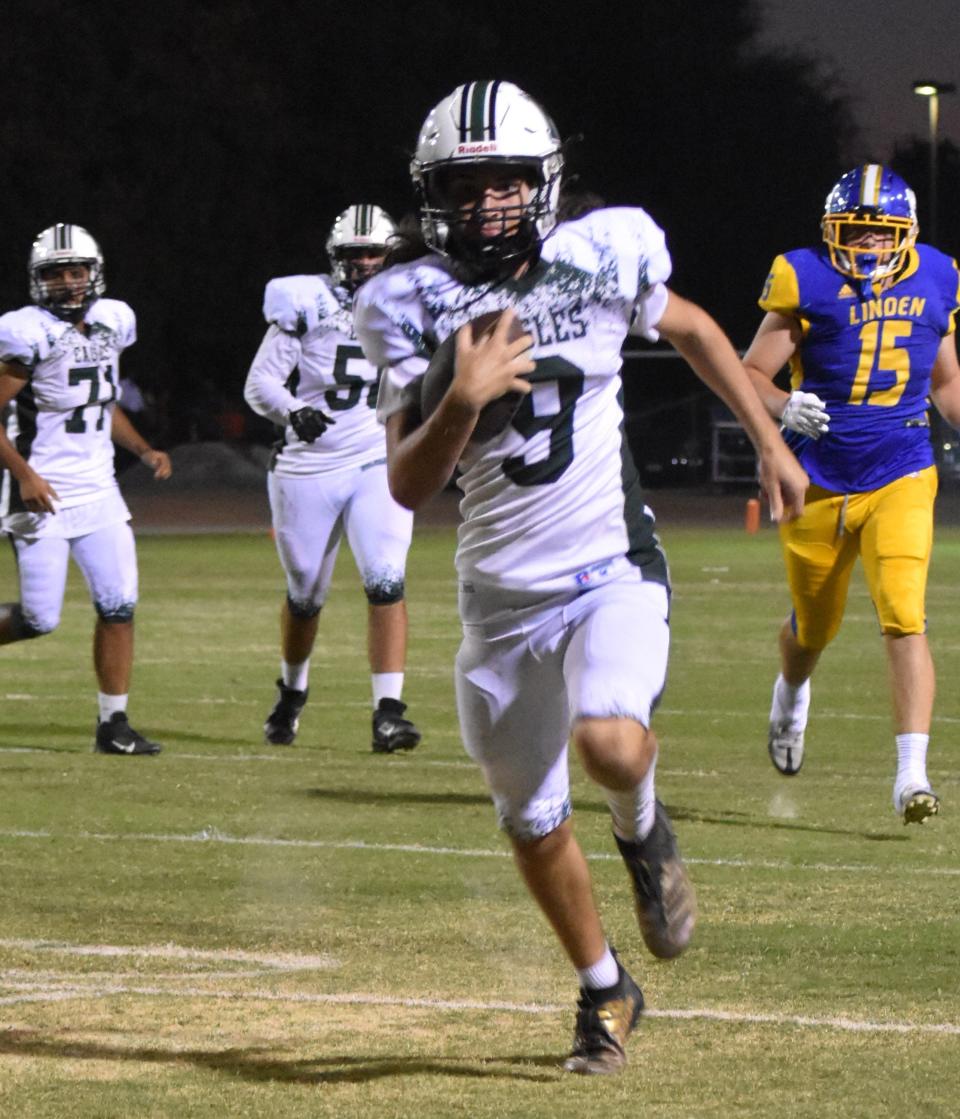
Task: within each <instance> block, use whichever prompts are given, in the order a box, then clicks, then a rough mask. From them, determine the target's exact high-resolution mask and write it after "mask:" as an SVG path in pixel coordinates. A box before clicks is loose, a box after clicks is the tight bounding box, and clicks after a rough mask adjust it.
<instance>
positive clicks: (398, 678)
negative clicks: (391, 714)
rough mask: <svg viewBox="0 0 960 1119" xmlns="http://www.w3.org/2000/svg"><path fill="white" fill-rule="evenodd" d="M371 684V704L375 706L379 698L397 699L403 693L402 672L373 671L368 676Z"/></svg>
mask: <svg viewBox="0 0 960 1119" xmlns="http://www.w3.org/2000/svg"><path fill="white" fill-rule="evenodd" d="M370 683H371V684H372V685H373V706H374V707H377V706H379V704H380V700H381V699H399V698H400V697H401V696H402V695H403V673H402V672H374V673H373V675H372V676H371V677H370Z"/></svg>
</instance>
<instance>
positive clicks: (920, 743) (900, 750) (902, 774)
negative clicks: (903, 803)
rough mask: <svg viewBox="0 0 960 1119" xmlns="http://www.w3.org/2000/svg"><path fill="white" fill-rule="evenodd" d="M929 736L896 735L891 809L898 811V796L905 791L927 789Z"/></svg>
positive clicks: (928, 783) (928, 784) (928, 786)
mask: <svg viewBox="0 0 960 1119" xmlns="http://www.w3.org/2000/svg"><path fill="white" fill-rule="evenodd" d="M929 744H930V735H929V734H898V735H897V776H896V779H895V781H894V783H893V807H894V808H895V809H896V810H897V811H898V812H899V811H900V796H901V794H902V793H903V792H904V791H905V790H906V789H918V788H919V789H929V788H930V782H929V780H928V779H927V746H928V745H929Z"/></svg>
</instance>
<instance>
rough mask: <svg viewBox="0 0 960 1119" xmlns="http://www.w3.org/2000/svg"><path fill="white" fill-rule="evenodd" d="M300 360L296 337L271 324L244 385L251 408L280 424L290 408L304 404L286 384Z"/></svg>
mask: <svg viewBox="0 0 960 1119" xmlns="http://www.w3.org/2000/svg"><path fill="white" fill-rule="evenodd" d="M299 361H300V342H299V340H298V339H297V338H295V337H294V336H293V335H292V334H287V333H286V332H285V331H283V330H280V329H279V327H277V326H271V327H270V328H269V329H268V330H267V333H266V335H265V336H264V339H263V341H262V342H261V343H260V349H259V350H257V353H256V356H255V357H254V359H253V364H252V365H251V366H250V372H249V373H248V374H247V381H246V384H245V385H244V387H243V398H244V400H246V402H247V403H248V404H249V405H250V407H251V408H252V409H253V410H254V412H256V413H257V414H258V415H260V416H265V417H266V418H267V419H268V420H271V421H272V422H273V423H275V424H280V425H281V426H283V425H285V424H286V422H287V416H288V415H289V414H290V412H292V411H294V410H296V409H297V408H300V407H302V406H303V401H302V400H299V399H298V398H297V397H296V396H294V394H293V393H292V392H291V391H290V390H289V389H288V388H287V380H288V379H289V377H290V374H291V373H292V372H293V371H294V370H295V369H296V368H297V364H298V363H299Z"/></svg>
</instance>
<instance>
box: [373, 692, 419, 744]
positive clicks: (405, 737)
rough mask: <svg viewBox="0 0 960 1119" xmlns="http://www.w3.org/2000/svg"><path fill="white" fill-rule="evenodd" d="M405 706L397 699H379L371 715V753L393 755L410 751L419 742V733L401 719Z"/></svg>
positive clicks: (405, 720)
mask: <svg viewBox="0 0 960 1119" xmlns="http://www.w3.org/2000/svg"><path fill="white" fill-rule="evenodd" d="M406 709H407V705H406V704H405V703H401V702H400V700H399V699H381V700H380V702H379V704H378V705H377V709H376V711H374V713H373V752H374V753H375V754H393V753H395V752H396V751H397V750H412V749H413V748H414V746H416V744H417V743H418V742H419V741H420V731H418V730H417V728H416V727H415V726H414V725H413V723H411V722H410V720H409V719H405V718H404V717H403V713H404V711H406Z"/></svg>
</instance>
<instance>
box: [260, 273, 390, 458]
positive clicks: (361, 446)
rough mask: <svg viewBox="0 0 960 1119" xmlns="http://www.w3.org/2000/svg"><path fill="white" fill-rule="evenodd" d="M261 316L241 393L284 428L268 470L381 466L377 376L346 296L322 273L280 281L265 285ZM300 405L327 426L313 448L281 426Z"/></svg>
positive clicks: (382, 445)
mask: <svg viewBox="0 0 960 1119" xmlns="http://www.w3.org/2000/svg"><path fill="white" fill-rule="evenodd" d="M263 313H264V317H265V318H266V320H267V322H268V323H270V324H271V325H270V328H269V329H268V330H267V333H266V336H265V337H264V339H263V342H262V343H261V345H260V349H259V350H258V351H257V354H256V356H255V357H254V359H253V364H252V365H251V366H250V372H249V373H248V374H247V382H246V386H245V388H244V393H243V394H244V397H245V399H246V401H247V403H248V404H249V405H250V407H251V408H252V409H253V410H254V411H255V412H257V413H259V414H260V415H261V416H265V417H266V418H267V419H269V420H272V421H273V422H274V423H275V424H277V425H278V426H280V427H282V428H283V429H284V433H283V442H282V444H281V446H280V447H279V448H278V452H277V454H276V456H275V459H274V463H273V466H272V469H273V470H275V471H276V472H277V473H278V474H280V475H298V474H319V473H328V472H332V471H339V470H346V469H352V468H355V467H358V466H368V465H370V464H371V463H373V462H377V461H382V460H383V459H384V456H385V454H386V444H385V438H384V432H383V428H382V427H381V426H380V425H379V423H378V422H377V415H376V406H377V387H378V380H379V378H378V375H377V370H376V368H375V367H374V366H373V365H371V364H370V362H369V361H367V359H366V358H365V357H364V356H363V351H362V350H361V349H360V344H359V343H358V342H357V336H356V335H355V334H354V331H353V309H352V300H351V297H350V294H349V293H348V292H347V291H345V290H344V289H343V288H338V287H334V286H333V284H332V282H331V280H330V278H329V277H328V276H283V277H281V278H279V279H276V280H271V281H270V282H269V283H268V284H267V288H266V292H265V294H264V301H263ZM305 405H310V407H312V408H316V409H318V410H319V411H321V412H324V413H325V414H326V415H328V416H330V418H331V419H332V420H333V421H334V423H333V424H332V425H331V426H330V427H328V428H327V430H326V431H325V432H324V433H323V435H321V436H320V438H319V439H316V440H314V442H313V443H304V442H303V441H302V440H301V439H299V438H298V437H297V434H296V432H295V431H294V430H293V428H292V427H291V426H290V424H289V421H288V417H289V414H290V413H291V412H293V411H296V410H297V409H298V408H303V407H304V406H305Z"/></svg>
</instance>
